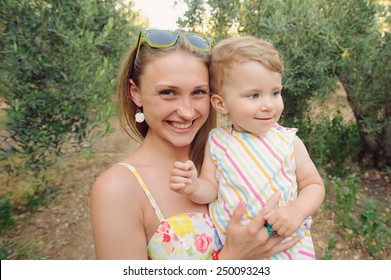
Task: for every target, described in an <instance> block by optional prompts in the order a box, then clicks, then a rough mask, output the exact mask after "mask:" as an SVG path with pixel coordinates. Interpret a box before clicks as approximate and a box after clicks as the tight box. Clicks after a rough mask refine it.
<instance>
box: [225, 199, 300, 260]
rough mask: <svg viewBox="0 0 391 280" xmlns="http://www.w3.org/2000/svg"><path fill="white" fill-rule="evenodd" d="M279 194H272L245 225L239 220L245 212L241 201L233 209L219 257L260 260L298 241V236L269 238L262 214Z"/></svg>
mask: <svg viewBox="0 0 391 280" xmlns="http://www.w3.org/2000/svg"><path fill="white" fill-rule="evenodd" d="M279 197H280V195H279V194H275V195H273V196H272V197H271V198H270V199H269V200H268V202H267V203H266V205H265V206H264V207H263V208H262V210H261V211H260V212H259V213H258V215H257V216H256V217H255V218H254V219H253V220H252V221H251V222H250V223H249V224H247V225H244V226H243V225H241V224H240V221H241V219H242V217H243V215H244V213H245V210H246V209H245V205H244V203H243V202H241V203H240V204H239V206H238V208H237V209H236V210H235V211H234V213H233V215H232V218H231V220H230V221H229V223H228V226H227V239H226V243H225V245H224V247H223V249H222V250H221V252H220V254H219V259H222V260H223V259H226V260H229V259H235V260H240V259H243V260H250V259H254V260H260V259H264V258H266V257H270V256H272V255H275V254H278V253H280V252H283V251H286V250H287V249H289V248H291V247H293V246H294V245H295V244H296V243H297V242H299V241H300V237H295V238H294V239H292V240H289V241H287V242H284V243H281V242H282V241H283V240H284V239H285V237H273V238H270V237H269V234H268V233H267V230H266V228H265V227H264V224H265V220H264V219H263V216H264V215H266V214H267V213H268V212H270V211H271V210H273V209H274V207H275V206H276V205H277V204H278V201H279Z"/></svg>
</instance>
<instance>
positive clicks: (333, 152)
mask: <svg viewBox="0 0 391 280" xmlns="http://www.w3.org/2000/svg"><path fill="white" fill-rule="evenodd" d="M297 126H298V128H299V132H298V134H299V136H300V138H301V139H303V141H304V143H305V144H306V147H307V149H308V151H309V153H310V155H311V157H312V159H313V160H314V162H316V164H317V166H321V167H322V168H324V169H325V170H326V172H327V173H328V174H329V175H332V176H339V177H342V176H345V175H347V174H350V173H351V166H352V164H351V162H352V161H354V160H355V159H356V156H357V153H358V150H359V140H360V139H359V135H358V129H357V125H356V124H355V123H348V124H345V123H344V122H343V118H342V116H341V114H337V115H336V116H334V117H333V118H331V119H329V118H326V117H324V118H323V119H322V120H321V121H320V122H315V121H314V120H311V119H310V118H306V119H303V120H302V121H301V122H299V123H298V124H297Z"/></svg>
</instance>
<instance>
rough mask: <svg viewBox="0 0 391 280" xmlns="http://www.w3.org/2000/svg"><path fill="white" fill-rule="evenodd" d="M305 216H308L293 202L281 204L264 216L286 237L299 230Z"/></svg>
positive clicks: (274, 228)
mask: <svg viewBox="0 0 391 280" xmlns="http://www.w3.org/2000/svg"><path fill="white" fill-rule="evenodd" d="M305 218H307V217H303V215H302V213H301V212H300V210H299V209H298V208H297V207H296V206H295V205H294V204H293V203H290V204H288V205H285V206H280V207H278V208H276V209H274V210H272V211H271V212H269V213H268V214H267V215H266V216H264V219H265V220H266V221H267V223H268V224H269V225H271V226H272V228H273V230H275V231H277V233H278V235H279V236H285V237H288V236H290V235H291V234H292V233H294V232H295V231H296V230H298V229H299V228H300V226H301V224H302V223H303V222H304V220H305Z"/></svg>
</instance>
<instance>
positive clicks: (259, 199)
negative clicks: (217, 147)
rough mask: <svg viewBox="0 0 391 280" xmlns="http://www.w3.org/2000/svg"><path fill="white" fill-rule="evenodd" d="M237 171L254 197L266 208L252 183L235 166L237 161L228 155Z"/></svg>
mask: <svg viewBox="0 0 391 280" xmlns="http://www.w3.org/2000/svg"><path fill="white" fill-rule="evenodd" d="M226 156H227V158H228V159H229V161H230V162H231V164H232V165H233V167H234V168H235V170H236V171H237V172H238V173H239V175H240V177H241V178H242V179H243V181H244V182H245V183H246V185H247V186H248V187H249V189H250V190H251V192H252V193H253V195H254V196H255V197H256V198H257V199H258V201H259V202H260V203H261V205H262V207H264V206H265V203H264V202H263V200H262V198H261V197H260V196H259V195H258V193H257V192H256V191H255V190H254V188H253V187H252V186H251V184H250V182H249V181H248V180H247V179H246V177H245V176H244V174H243V173H242V171H240V169H239V167H238V166H237V165H236V164H235V161H234V160H233V159H232V158H231V156H230V155H228V154H227V155H226Z"/></svg>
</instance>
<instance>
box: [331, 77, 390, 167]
mask: <svg viewBox="0 0 391 280" xmlns="http://www.w3.org/2000/svg"><path fill="white" fill-rule="evenodd" d="M338 77H339V79H340V81H341V83H342V85H343V87H344V89H345V91H346V95H347V99H348V102H349V104H350V106H351V108H352V110H353V113H354V116H355V118H356V123H357V127H358V131H359V135H360V142H361V149H360V152H359V154H358V162H362V161H363V160H365V161H366V163H367V164H368V165H369V166H370V167H374V168H377V169H381V168H383V167H384V166H385V165H388V166H391V109H390V108H386V112H385V118H384V125H383V126H382V131H381V132H380V133H379V134H376V133H374V132H365V130H364V125H363V123H364V117H366V116H370V115H371V114H373V112H363V111H362V110H361V108H362V107H361V106H360V103H359V102H358V98H357V94H356V92H355V91H354V90H353V89H352V87H351V86H350V82H349V79H348V77H347V75H346V74H344V73H343V72H342V71H341V72H339V73H338Z"/></svg>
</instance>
